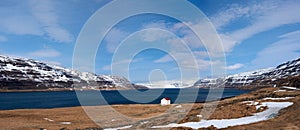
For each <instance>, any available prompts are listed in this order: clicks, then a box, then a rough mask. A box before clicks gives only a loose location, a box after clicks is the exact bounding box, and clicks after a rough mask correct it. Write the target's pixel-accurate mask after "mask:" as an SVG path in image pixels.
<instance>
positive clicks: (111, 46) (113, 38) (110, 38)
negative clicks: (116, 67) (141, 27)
mask: <svg viewBox="0 0 300 130" xmlns="http://www.w3.org/2000/svg"><path fill="white" fill-rule="evenodd" d="M128 34H129V33H128V32H126V31H123V30H121V29H118V28H113V29H111V30H110V32H109V33H108V34H107V36H106V37H105V39H104V40H105V42H106V48H107V51H108V52H110V53H113V52H115V50H116V49H117V47H118V46H119V44H120V43H121V42H122V40H123V39H124V38H126V36H127V35H128Z"/></svg>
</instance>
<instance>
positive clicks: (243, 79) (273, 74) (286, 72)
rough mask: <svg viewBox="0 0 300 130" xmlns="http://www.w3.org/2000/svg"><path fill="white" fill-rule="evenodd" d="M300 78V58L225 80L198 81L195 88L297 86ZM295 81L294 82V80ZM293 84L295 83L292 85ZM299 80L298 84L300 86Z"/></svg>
mask: <svg viewBox="0 0 300 130" xmlns="http://www.w3.org/2000/svg"><path fill="white" fill-rule="evenodd" d="M299 76H300V58H298V59H296V60H292V61H288V62H286V63H283V64H280V65H278V66H277V67H274V68H266V69H259V70H255V71H249V72H243V73H239V74H234V75H228V76H226V77H225V78H215V79H213V78H206V79H200V80H198V81H197V82H196V83H195V84H194V86H197V87H210V86H218V85H220V84H222V83H224V84H225V87H241V86H270V85H273V86H274V85H282V84H284V85H295V82H296V81H295V80H296V79H295V78H297V79H298V78H299ZM292 79H293V80H292ZM292 82H293V83H292ZM298 82H299V81H298V80H297V84H298Z"/></svg>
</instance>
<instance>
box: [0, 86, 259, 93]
mask: <svg viewBox="0 0 300 130" xmlns="http://www.w3.org/2000/svg"><path fill="white" fill-rule="evenodd" d="M149 89H220V88H204V87H203V88H202V87H187V88H147V89H136V88H123V89H116V88H111V89H74V88H48V89H9V90H3V89H0V93H5V92H63V91H115V90H146V91H147V90H149ZM222 89H237V90H249V91H250V92H251V91H255V90H258V89H261V88H242V87H225V88H222Z"/></svg>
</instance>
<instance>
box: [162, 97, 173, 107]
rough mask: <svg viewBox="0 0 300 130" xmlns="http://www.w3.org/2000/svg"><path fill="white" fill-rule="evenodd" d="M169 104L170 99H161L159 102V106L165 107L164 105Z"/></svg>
mask: <svg viewBox="0 0 300 130" xmlns="http://www.w3.org/2000/svg"><path fill="white" fill-rule="evenodd" d="M170 104H171V99H170V98H163V99H161V100H160V105H162V106H165V105H170Z"/></svg>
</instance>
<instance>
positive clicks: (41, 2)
mask: <svg viewBox="0 0 300 130" xmlns="http://www.w3.org/2000/svg"><path fill="white" fill-rule="evenodd" d="M30 8H31V13H32V14H33V16H34V17H35V18H36V19H37V20H38V22H39V24H41V26H42V28H43V30H44V31H45V33H46V34H47V36H48V37H50V38H51V39H52V40H55V41H57V42H66V43H69V42H72V41H73V36H72V34H71V33H69V32H68V31H67V30H66V29H64V28H63V27H61V26H60V25H59V19H58V17H59V16H58V15H57V11H56V10H57V9H56V8H55V5H54V3H53V1H51V0H31V1H30Z"/></svg>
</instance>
